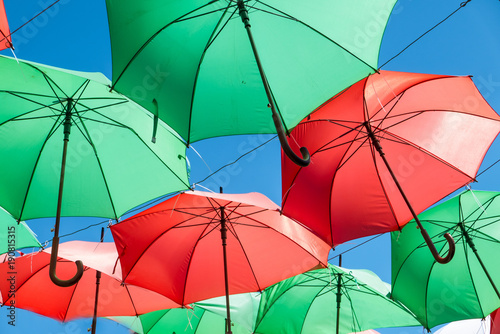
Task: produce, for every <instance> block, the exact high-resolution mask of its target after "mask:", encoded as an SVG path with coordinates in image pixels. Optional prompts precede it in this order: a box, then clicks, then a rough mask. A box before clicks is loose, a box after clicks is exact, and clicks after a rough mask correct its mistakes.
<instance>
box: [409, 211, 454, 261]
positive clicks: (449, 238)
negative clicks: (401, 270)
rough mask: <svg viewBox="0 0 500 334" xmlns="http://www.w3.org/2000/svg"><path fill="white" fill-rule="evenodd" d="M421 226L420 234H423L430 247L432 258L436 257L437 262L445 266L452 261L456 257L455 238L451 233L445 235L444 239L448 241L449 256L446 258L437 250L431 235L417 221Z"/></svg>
mask: <svg viewBox="0 0 500 334" xmlns="http://www.w3.org/2000/svg"><path fill="white" fill-rule="evenodd" d="M416 221H417V222H418V223H419V224H418V225H419V227H420V233H422V236H423V237H424V240H425V243H426V244H427V247H429V250H430V251H431V253H432V256H434V259H436V261H437V262H439V263H441V264H445V263H448V262H450V261H451V259H452V258H453V255H455V240H453V237H452V236H451V234H449V233H445V234H444V237H445V239H446V241H448V246H449V249H448V255H446V257H441V256H440V255H439V253H438V251H437V249H436V246H435V245H434V243H433V242H432V240H431V238H430V237H429V234H428V233H427V231H426V230H425V229H424V228H423V227H422V225H421V224H420V221H418V220H416Z"/></svg>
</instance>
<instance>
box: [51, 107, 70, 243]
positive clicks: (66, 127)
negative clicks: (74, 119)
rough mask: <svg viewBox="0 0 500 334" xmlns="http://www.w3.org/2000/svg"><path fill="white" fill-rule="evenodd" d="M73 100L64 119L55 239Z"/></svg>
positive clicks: (57, 234)
mask: <svg viewBox="0 0 500 334" xmlns="http://www.w3.org/2000/svg"><path fill="white" fill-rule="evenodd" d="M71 108H72V105H71V100H68V105H67V107H66V114H65V118H64V143H63V153H62V161H61V176H60V178H59V193H58V196H57V211H56V225H55V227H54V238H58V237H59V223H60V221H61V205H62V196H63V188H64V174H65V171H66V153H67V151H68V141H69V135H70V133H71Z"/></svg>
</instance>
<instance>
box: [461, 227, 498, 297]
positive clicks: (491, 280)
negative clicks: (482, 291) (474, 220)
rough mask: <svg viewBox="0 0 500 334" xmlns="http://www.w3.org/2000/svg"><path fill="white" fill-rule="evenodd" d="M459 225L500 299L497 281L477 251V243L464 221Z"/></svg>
mask: <svg viewBox="0 0 500 334" xmlns="http://www.w3.org/2000/svg"><path fill="white" fill-rule="evenodd" d="M458 225H459V226H460V229H461V230H462V234H463V236H464V237H465V241H466V242H467V244H468V245H469V247H470V248H471V249H472V251H473V252H474V255H476V258H477V260H478V261H479V264H480V265H481V267H482V268H483V271H484V273H485V274H486V277H488V280H489V281H490V283H491V286H492V287H493V289H494V290H495V293H496V294H497V297H498V299H500V292H498V289H497V286H496V285H495V282H493V279H492V278H491V276H490V273H489V272H488V270H487V269H486V266H485V265H484V263H483V260H482V259H481V257H480V256H479V253H478V252H477V248H476V245H475V244H474V241H472V238H471V237H470V235H469V232H467V230H466V229H465V227H464V223H463V222H461V223H459V224H458Z"/></svg>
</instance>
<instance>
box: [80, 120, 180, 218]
mask: <svg viewBox="0 0 500 334" xmlns="http://www.w3.org/2000/svg"><path fill="white" fill-rule="evenodd" d="M98 114H99V115H101V116H103V117H106V116H104V115H102V114H100V113H98ZM78 117H79V118H80V121H81V122H82V124H83V119H82V118H81V117H80V115H78ZM106 118H108V117H106ZM108 119H109V118H108ZM116 123H117V124H120V125H121V126H122V127H123V128H125V129H127V130H129V131H130V132H131V133H132V134H133V135H135V136H136V137H137V139H139V140H140V141H141V142H142V143H143V144H144V146H145V148H147V150H148V151H149V152H150V153H151V154H153V155H154V156H155V157H156V158H158V160H159V161H161V163H162V165H163V166H165V167H166V168H167V169H168V170H169V171H170V172H171V173H172V175H173V176H175V177H176V178H177V180H178V181H180V182H181V183H182V184H183V185H184V186H186V187H187V188H190V186H189V185H188V184H186V183H185V182H184V180H182V179H181V178H180V177H179V176H178V175H177V174H176V173H174V171H173V170H172V169H171V168H170V166H169V165H167V164H166V163H165V162H164V161H163V159H161V158H160V157H159V156H158V154H156V152H155V151H153V150H152V149H151V147H149V145H148V144H146V142H145V141H144V140H143V138H142V137H141V136H139V135H138V134H137V132H136V131H135V130H134V129H132V128H130V127H128V126H126V125H124V124H122V123H120V122H116ZM174 137H176V136H174ZM176 138H177V137H176ZM177 139H178V140H179V141H180V139H179V138H177ZM181 142H182V141H181ZM92 147H93V148H94V152H95V154H96V158H97V159H98V160H99V158H98V157H97V152H96V150H95V147H94V145H93V144H92ZM99 167H100V168H101V171H102V166H101V163H100V161H99ZM103 176H104V175H103ZM106 188H107V185H106ZM108 191H109V190H108ZM110 198H111V197H110ZM115 214H116V213H115Z"/></svg>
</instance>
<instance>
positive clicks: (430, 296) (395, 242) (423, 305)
mask: <svg viewBox="0 0 500 334" xmlns="http://www.w3.org/2000/svg"><path fill="white" fill-rule="evenodd" d="M418 217H419V218H420V221H421V223H422V225H423V226H424V228H425V229H426V230H427V231H428V232H429V235H430V236H432V237H434V238H436V247H437V248H438V250H441V253H443V252H445V250H446V248H447V247H445V246H444V244H445V243H443V242H442V241H438V240H442V239H441V237H442V235H443V234H444V233H450V234H451V235H452V236H453V238H454V239H455V242H456V253H455V256H454V258H453V259H452V260H451V261H450V262H449V263H447V264H445V265H436V261H435V260H434V258H433V257H432V255H430V254H428V252H427V251H426V249H425V245H424V244H423V243H422V241H421V240H420V238H419V235H420V232H419V230H418V229H417V228H416V224H415V222H414V221H411V222H410V223H409V224H408V225H407V226H405V228H404V229H403V230H402V232H401V233H397V232H393V233H392V297H393V298H394V299H396V300H399V301H400V302H402V303H403V304H405V305H406V306H407V307H408V308H409V309H410V310H412V311H413V312H414V313H415V315H416V316H417V318H418V319H419V320H420V322H421V323H422V324H423V325H424V326H425V327H426V328H428V329H430V328H432V327H434V326H437V325H439V324H443V323H446V322H451V321H457V320H463V319H472V318H484V317H486V316H487V315H488V314H489V313H491V312H492V311H493V310H495V309H497V308H498V307H500V294H499V291H498V289H499V288H500V266H499V265H498V256H499V254H500V224H498V222H499V219H500V193H499V192H492V191H472V190H468V191H465V192H462V193H461V194H459V195H457V196H455V197H453V198H451V199H449V200H447V201H445V202H443V203H441V204H439V205H437V206H435V207H433V208H431V209H428V210H427V211H424V212H423V213H421V214H420V215H419V216H418Z"/></svg>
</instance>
